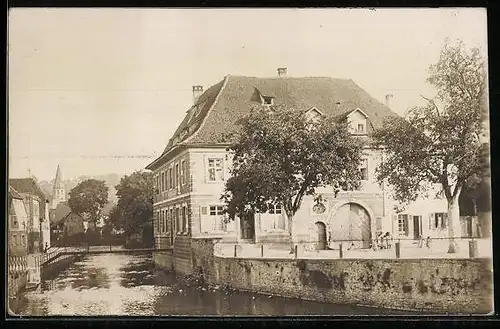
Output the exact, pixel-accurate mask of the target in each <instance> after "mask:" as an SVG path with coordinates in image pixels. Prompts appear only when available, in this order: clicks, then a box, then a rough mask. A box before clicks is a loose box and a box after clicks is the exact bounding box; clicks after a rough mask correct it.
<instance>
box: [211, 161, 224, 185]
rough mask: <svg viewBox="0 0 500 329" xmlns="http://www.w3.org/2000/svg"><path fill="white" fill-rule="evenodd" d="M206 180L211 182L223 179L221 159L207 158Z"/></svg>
mask: <svg viewBox="0 0 500 329" xmlns="http://www.w3.org/2000/svg"><path fill="white" fill-rule="evenodd" d="M208 180H209V181H211V182H216V181H222V180H224V173H223V171H222V159H220V158H218V159H208Z"/></svg>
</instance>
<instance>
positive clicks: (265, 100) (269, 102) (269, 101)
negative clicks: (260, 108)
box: [262, 96, 274, 105]
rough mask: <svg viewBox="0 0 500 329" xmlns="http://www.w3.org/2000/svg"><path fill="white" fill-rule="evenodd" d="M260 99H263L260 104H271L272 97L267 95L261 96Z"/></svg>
mask: <svg viewBox="0 0 500 329" xmlns="http://www.w3.org/2000/svg"><path fill="white" fill-rule="evenodd" d="M262 101H263V102H262V104H264V105H273V103H274V102H273V101H274V98H273V97H269V96H263V97H262Z"/></svg>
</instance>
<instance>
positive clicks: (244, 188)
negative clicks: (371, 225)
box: [222, 106, 362, 252]
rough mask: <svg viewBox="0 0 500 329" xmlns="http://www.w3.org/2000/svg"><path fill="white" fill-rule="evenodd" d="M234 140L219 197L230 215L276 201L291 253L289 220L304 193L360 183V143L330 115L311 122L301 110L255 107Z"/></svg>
mask: <svg viewBox="0 0 500 329" xmlns="http://www.w3.org/2000/svg"><path fill="white" fill-rule="evenodd" d="M236 140H237V141H236V142H235V143H234V144H233V145H232V146H231V151H232V155H233V168H232V172H231V173H232V177H231V178H229V179H228V180H227V182H226V187H225V192H224V194H223V196H222V199H223V200H224V201H225V203H226V211H227V213H228V214H229V219H234V217H235V216H238V217H240V218H242V216H245V215H247V214H249V213H250V214H252V213H256V212H266V211H267V210H268V208H269V207H270V206H272V205H275V204H277V203H279V204H281V205H282V206H283V209H284V211H285V214H286V216H287V219H288V228H289V235H290V243H291V250H292V252H293V248H294V242H293V240H292V223H293V218H294V216H295V214H296V212H297V210H299V208H300V206H301V204H302V199H303V197H304V196H305V195H312V194H314V192H315V189H316V188H317V187H320V186H325V185H330V184H334V183H335V182H338V183H351V185H352V186H356V184H357V183H358V182H359V178H360V177H359V170H358V168H359V163H360V160H361V147H362V144H361V142H360V141H359V140H357V139H356V138H355V137H353V136H352V135H351V134H350V133H349V132H348V129H347V124H344V123H338V122H336V121H335V120H334V119H333V118H329V117H321V118H320V119H319V120H315V121H311V120H307V119H306V117H305V115H304V112H303V111H298V110H294V109H289V108H285V107H283V106H278V107H270V108H269V107H257V108H253V109H252V110H251V111H250V113H249V114H248V115H247V116H246V117H244V118H243V119H242V121H241V130H240V132H239V136H237V138H236Z"/></svg>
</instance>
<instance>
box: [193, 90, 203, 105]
mask: <svg viewBox="0 0 500 329" xmlns="http://www.w3.org/2000/svg"><path fill="white" fill-rule="evenodd" d="M201 94H203V86H193V104H196V102H197V101H198V98H199V97H200V96H201Z"/></svg>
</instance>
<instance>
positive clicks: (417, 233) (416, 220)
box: [413, 216, 422, 239]
mask: <svg viewBox="0 0 500 329" xmlns="http://www.w3.org/2000/svg"><path fill="white" fill-rule="evenodd" d="M420 237H422V217H421V216H413V238H414V239H420Z"/></svg>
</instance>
